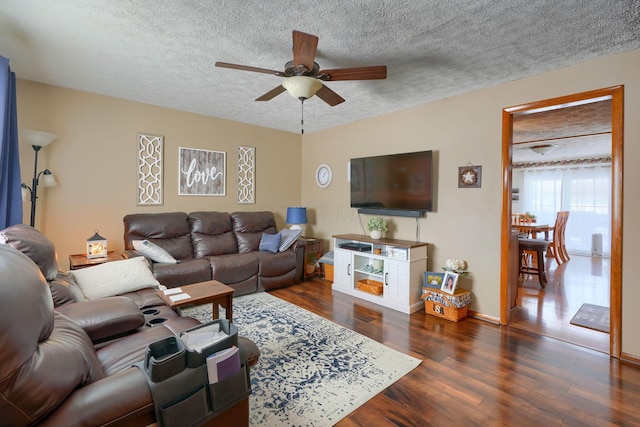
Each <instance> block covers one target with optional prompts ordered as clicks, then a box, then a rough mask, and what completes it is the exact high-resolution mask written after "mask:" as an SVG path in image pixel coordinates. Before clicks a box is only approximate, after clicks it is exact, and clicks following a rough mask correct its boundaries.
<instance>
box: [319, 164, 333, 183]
mask: <svg viewBox="0 0 640 427" xmlns="http://www.w3.org/2000/svg"><path fill="white" fill-rule="evenodd" d="M332 177H333V172H332V171H331V166H329V165H326V164H321V165H320V166H318V169H317V170H316V183H317V184H318V186H319V187H320V188H327V187H328V186H329V184H331V179H332Z"/></svg>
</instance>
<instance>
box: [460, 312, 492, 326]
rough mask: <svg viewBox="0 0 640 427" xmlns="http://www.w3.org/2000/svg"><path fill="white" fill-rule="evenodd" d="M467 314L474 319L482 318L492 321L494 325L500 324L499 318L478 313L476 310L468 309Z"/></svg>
mask: <svg viewBox="0 0 640 427" xmlns="http://www.w3.org/2000/svg"><path fill="white" fill-rule="evenodd" d="M467 316H469V317H473V318H474V319H478V320H483V321H485V322H489V323H493V324H495V325H500V319H498V318H497V317H493V316H488V315H486V314H482V313H478V312H477V311H473V310H469V311H468V312H467Z"/></svg>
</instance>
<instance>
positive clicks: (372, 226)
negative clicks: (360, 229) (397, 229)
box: [367, 216, 389, 239]
mask: <svg viewBox="0 0 640 427" xmlns="http://www.w3.org/2000/svg"><path fill="white" fill-rule="evenodd" d="M367 230H369V233H370V234H369V235H370V236H371V238H372V239H379V238H381V237H382V232H384V231H389V226H388V225H387V221H385V219H384V218H382V217H381V216H374V217H373V218H370V219H369V221H368V222H367Z"/></svg>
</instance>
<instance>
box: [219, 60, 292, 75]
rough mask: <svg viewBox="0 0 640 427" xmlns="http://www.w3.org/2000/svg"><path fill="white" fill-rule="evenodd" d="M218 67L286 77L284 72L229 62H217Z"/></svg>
mask: <svg viewBox="0 0 640 427" xmlns="http://www.w3.org/2000/svg"><path fill="white" fill-rule="evenodd" d="M215 65H216V67H222V68H231V69H233V70H243V71H253V72H255V73H265V74H273V75H275V76H280V77H284V73H283V72H282V71H276V70H268V69H266V68H258V67H249V66H248V65H238V64H229V63H228V62H216V64H215Z"/></svg>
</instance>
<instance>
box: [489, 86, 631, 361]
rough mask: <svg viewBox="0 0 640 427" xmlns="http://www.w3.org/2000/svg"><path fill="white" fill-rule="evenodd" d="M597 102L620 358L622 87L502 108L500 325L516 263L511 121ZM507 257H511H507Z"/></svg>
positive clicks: (612, 347) (506, 315) (613, 351)
mask: <svg viewBox="0 0 640 427" xmlns="http://www.w3.org/2000/svg"><path fill="white" fill-rule="evenodd" d="M601 100H611V173H612V188H611V259H610V263H611V268H610V274H609V283H610V291H609V292H610V318H611V322H610V333H609V354H610V355H611V356H613V357H616V358H620V353H621V343H620V339H621V320H622V316H621V305H622V301H621V288H622V271H621V265H622V146H623V86H615V87H611V88H605V89H599V90H595V91H590V92H584V93H580V94H575V95H568V96H564V97H560V98H554V99H549V100H544V101H537V102H533V103H529V104H524V105H519V106H514V107H509V108H505V109H504V110H503V113H502V118H503V120H502V177H503V179H502V181H503V188H502V222H501V265H502V268H501V275H500V283H501V292H500V294H501V302H500V304H501V311H500V323H501V324H503V325H508V324H509V322H510V318H511V303H510V301H512V299H513V298H514V296H513V295H512V292H513V288H512V287H511V286H509V284H510V282H511V281H512V280H513V277H517V272H514V268H517V264H514V262H513V253H517V249H515V252H514V245H515V244H517V240H515V243H514V240H513V238H512V236H511V214H512V200H511V198H512V187H513V185H512V169H513V167H512V159H513V144H512V143H513V120H514V116H522V115H527V114H531V113H537V112H542V111H550V110H559V109H562V108H565V107H571V106H576V105H581V104H586V103H592V102H597V101H601ZM510 254H511V257H510Z"/></svg>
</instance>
